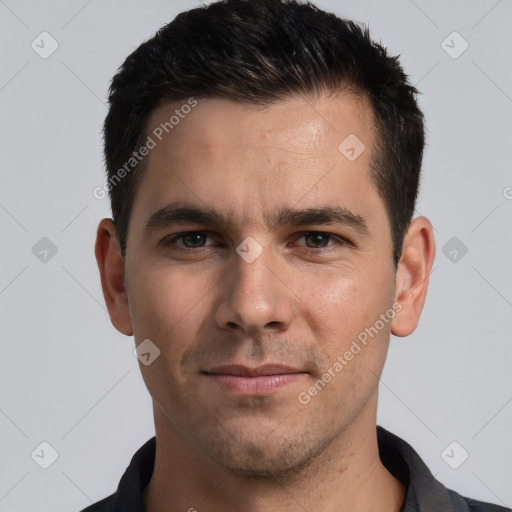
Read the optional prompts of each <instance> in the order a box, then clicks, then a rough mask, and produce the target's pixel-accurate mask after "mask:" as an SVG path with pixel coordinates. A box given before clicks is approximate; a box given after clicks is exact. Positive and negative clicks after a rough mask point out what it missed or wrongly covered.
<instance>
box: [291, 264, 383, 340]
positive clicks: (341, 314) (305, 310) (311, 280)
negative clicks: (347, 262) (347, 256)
mask: <svg viewBox="0 0 512 512" xmlns="http://www.w3.org/2000/svg"><path fill="white" fill-rule="evenodd" d="M331 270H332V271H331ZM302 277H303V278H302V280H301V281H300V283H301V284H300V285H299V288H298V291H297V295H298V296H299V297H300V299H301V300H300V305H301V307H302V311H301V312H300V315H301V316H303V317H304V318H306V319H307V321H308V323H309V324H310V325H311V326H312V327H313V325H316V328H318V329H321V330H322V331H323V336H325V338H326V339H328V340H330V341H329V344H328V345H330V346H331V348H338V349H343V347H344V346H345V345H346V344H348V345H350V342H351V341H352V339H354V338H356V337H357V335H358V334H359V333H360V332H361V331H363V330H364V329H365V328H367V327H370V326H371V325H373V324H374V323H375V321H376V320H377V319H378V318H379V315H380V314H381V313H384V312H385V311H386V310H387V309H388V308H389V307H390V305H389V298H388V295H391V292H389V293H388V290H391V281H390V277H389V276H386V275H385V273H384V272H376V271H373V272H365V271H364V270H361V269H355V268H345V269H330V271H329V272H322V273H320V272H319V273H317V274H316V275H311V276H310V277H307V279H304V276H302ZM326 348H327V347H326Z"/></svg>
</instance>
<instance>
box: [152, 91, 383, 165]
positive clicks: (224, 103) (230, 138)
mask: <svg viewBox="0 0 512 512" xmlns="http://www.w3.org/2000/svg"><path fill="white" fill-rule="evenodd" d="M188 103H189V101H188V100H187V101H185V100H184V101H183V102H169V103H163V104H161V105H160V106H158V107H157V108H156V109H155V110H154V111H153V112H152V113H151V114H150V116H149V119H148V122H147V125H146V131H147V132H148V133H153V134H154V135H155V134H156V137H157V139H158V140H159V139H160V138H161V139H163V141H164V142H168V143H169V145H172V151H173V153H174V154H177V155H178V154H180V153H181V152H182V151H184V152H187V151H188V150H189V149H190V147H191V146H194V145H195V147H194V149H195V151H200V152H202V153H205V154H208V153H209V152H211V151H212V150H215V149H216V148H218V147H222V146H228V147H233V148H236V149H246V150H251V149H252V150H257V148H258V147H261V148H265V149H266V150H271V149H272V148H274V149H276V150H279V151H288V152H289V153H290V154H291V153H295V154H296V155H297V156H300V155H303V156H311V157H313V156H315V154H319V153H322V152H323V155H322V156H324V157H327V156H329V155H331V156H332V158H333V159H336V158H337V157H338V156H339V153H338V151H339V148H338V144H336V142H341V141H342V140H344V139H345V138H346V137H347V136H348V135H350V134H355V135H357V136H358V137H359V138H360V139H362V140H364V143H365V145H366V147H367V148H369V147H370V143H371V142H372V138H373V131H374V120H373V111H372V108H371V105H370V103H369V101H368V100H367V99H366V98H365V97H363V96H361V95H356V94H353V93H349V92H347V93H340V94H338V95H337V96H332V97H323V98H321V99H317V100H313V98H311V99H307V98H299V97H290V98H288V99H286V100H283V101H280V102H276V103H273V104H270V105H267V106H265V107H260V106H255V105H249V104H243V103H239V102H233V101H229V100H226V99H221V98H209V99H202V100H199V101H198V105H197V106H196V107H194V108H193V109H189V108H188V107H187V104H188ZM185 107H186V108H185ZM160 146H162V145H161V144H160ZM160 149H162V147H160ZM333 149H334V150H336V151H335V152H334V153H333V152H332V150H333ZM325 150H327V152H325Z"/></svg>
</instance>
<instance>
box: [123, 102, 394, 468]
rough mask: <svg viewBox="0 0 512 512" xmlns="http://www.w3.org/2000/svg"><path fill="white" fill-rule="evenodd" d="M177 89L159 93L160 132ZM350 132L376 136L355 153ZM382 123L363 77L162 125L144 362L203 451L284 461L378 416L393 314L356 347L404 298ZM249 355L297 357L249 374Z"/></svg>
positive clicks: (146, 246) (147, 179)
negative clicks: (379, 136)
mask: <svg viewBox="0 0 512 512" xmlns="http://www.w3.org/2000/svg"><path fill="white" fill-rule="evenodd" d="M179 107H180V105H177V104H172V105H163V106H160V107H159V108H158V109H156V110H155V111H154V112H153V113H152V115H151V116H150V119H149V121H148V124H147V132H148V133H150V134H151V132H152V130H153V129H154V128H155V127H157V126H159V125H160V123H165V122H167V121H169V118H170V117H171V116H172V115H173V114H174V113H175V110H176V108H179ZM164 134H165V133H164ZM351 134H355V135H356V136H357V137H358V139H360V141H362V142H363V143H364V145H365V147H366V149H365V150H364V151H363V152H362V153H361V154H360V156H359V157H358V158H356V159H355V160H353V161H351V160H352V158H351V159H349V158H347V155H348V156H352V153H353V152H352V151H351V149H350V147H349V148H345V146H343V145H342V149H343V150H344V153H343V152H341V151H340V150H339V149H338V147H339V146H340V143H341V142H342V141H344V140H345V139H346V137H348V136H349V135H351ZM374 137H375V133H374V122H373V117H372V112H371V109H370V107H369V105H368V104H367V103H365V102H364V101H363V100H362V99H360V98H358V97H355V96H353V95H343V96H339V97H338V98H334V99H327V98H323V99H321V100H317V101H315V102H314V103H311V104H309V103H308V102H306V101H304V100H301V99H298V98H297V99H290V100H288V101H286V102H281V103H279V104H276V105H274V106H272V107H269V108H267V109H264V110H257V109H255V108H251V107H248V106H244V105H242V104H238V103H233V102H229V101H226V100H221V99H208V100H204V101H201V102H200V103H199V105H198V106H197V107H195V109H193V110H192V112H191V113H190V114H188V115H187V116H186V117H185V118H184V119H181V120H180V122H179V124H178V125H176V126H175V127H174V128H173V130H172V131H170V132H169V134H168V135H165V137H163V139H162V141H158V139H156V138H155V137H154V136H153V139H155V141H156V142H157V144H156V147H155V148H154V149H152V150H151V151H150V153H149V155H148V160H147V168H146V170H145V174H144V175H143V178H142V180H141V182H140V185H139V188H138V190H137V194H136V199H135V202H134V205H133V209H132V213H131V218H130V225H129V231H128V238H127V253H126V266H125V284H126V290H127V296H128V302H129V311H130V317H131V324H132V327H133V332H134V336H135V339H136V342H137V343H140V342H142V341H143V340H145V339H149V340H151V342H152V343H154V344H155V345H156V346H157V347H158V349H159V350H160V351H161V353H160V356H159V357H158V358H157V359H155V361H154V362H153V363H152V364H150V365H149V366H145V365H141V369H142V374H143V377H144V380H145V382H146V384H147V386H148V389H149V392H150V393H151V395H152V397H153V400H154V401H155V414H156V421H157V429H158V428H162V425H165V429H166V431H167V432H168V433H172V435H174V436H176V437H177V438H179V439H180V440H181V442H182V443H183V446H186V447H187V449H189V450H191V451H192V452H193V453H195V454H196V456H199V455H201V456H203V457H204V454H206V455H207V457H208V458H209V459H210V461H213V462H214V463H215V464H218V465H220V466H222V467H225V468H229V469H231V470H234V471H238V472H242V473H244V472H245V473H251V474H260V475H279V474H285V473H286V472H288V471H293V470H294V469H297V468H299V467H302V466H304V465H305V464H307V463H308V462H309V461H311V460H312V459H314V457H315V456H316V455H318V454H319V453H321V452H322V451H323V450H324V449H325V448H326V447H327V446H329V445H330V444H331V443H332V442H333V441H335V440H336V439H337V438H338V436H339V435H340V434H341V433H342V432H346V431H347V429H349V427H350V426H352V427H353V425H355V424H357V422H360V423H361V422H365V424H371V426H372V428H374V426H375V419H374V414H375V412H374V411H375V407H376V396H377V384H378V376H379V375H380V373H381V370H382V367H383V364H384V361H385V356H386V351H387V347H388V342H389V336H390V328H389V323H386V322H381V323H380V324H378V325H379V327H380V325H381V324H382V323H384V326H383V327H382V328H381V329H380V330H378V333H377V334H374V335H373V337H368V343H367V344H366V345H363V344H362V343H361V342H358V345H359V346H360V351H359V352H358V353H357V354H355V355H353V358H352V359H351V360H350V361H347V360H346V358H345V357H344V354H345V353H346V352H347V351H349V350H350V348H351V346H353V345H352V343H353V341H354V340H357V337H358V335H359V334H360V333H361V332H364V331H365V329H368V328H370V327H373V326H375V324H376V321H377V320H379V318H381V317H380V315H381V314H383V313H386V312H387V311H389V310H390V309H391V308H392V306H393V301H394V292H395V268H394V265H393V261H392V240H391V232H390V227H389V221H388V216H387V214H386V209H385V205H384V202H383V199H382V198H381V197H380V196H379V194H378V193H377V191H376V189H375V187H374V185H373V183H372V181H371V180H370V177H369V163H370V157H371V147H372V144H373V141H374ZM353 140H354V139H353V138H352V139H348V141H352V142H353ZM352 145H353V144H352ZM359 151H360V147H358V148H356V150H355V152H354V153H355V154H357V152H359ZM167 207H169V208H168V210H167V215H164V212H163V209H165V208H167ZM177 207H181V208H185V209H186V211H185V210H177V209H176V208H177ZM193 210H197V211H196V212H194V211H193ZM201 211H203V212H207V213H209V214H210V215H202V217H201V215H199V213H200V212H201ZM157 212H160V213H158V214H157ZM213 213H215V214H217V215H212V214H213ZM155 214H157V215H155ZM184 232H189V233H188V234H185V235H184V236H178V235H179V234H180V233H184ZM190 232H193V233H190ZM241 244H242V245H241ZM237 248H238V252H237V250H236V249H237ZM373 332H374V331H372V333H373ZM339 356H340V357H341V358H343V360H344V361H345V363H344V364H343V365H342V366H343V368H342V369H341V370H338V371H336V370H333V368H334V367H335V363H336V362H337V361H338V362H339V361H340V359H339ZM265 365H271V366H279V365H280V368H272V367H271V366H267V368H264V369H262V367H263V366H265ZM283 366H286V367H290V368H292V370H290V369H288V370H286V369H283ZM222 367H224V368H222ZM226 367H230V368H226ZM329 368H331V372H330V374H331V379H325V380H329V381H328V382H327V383H325V381H324V384H325V385H324V386H317V387H318V388H319V389H320V390H319V391H318V390H317V391H318V392H317V393H315V392H308V390H309V389H310V388H311V387H312V386H313V385H314V383H315V382H316V381H317V380H318V379H320V380H322V376H323V375H324V373H325V372H328V370H329ZM336 368H338V369H339V366H336ZM258 369H259V370H258ZM250 370H254V371H255V372H256V373H260V374H261V373H271V374H272V373H273V374H275V373H283V372H284V373H285V375H281V376H279V377H270V376H266V377H265V376H261V375H260V376H259V377H254V376H252V377H251V376H247V375H245V376H243V375H242V376H241V375H240V373H249V371H250ZM290 372H291V373H290ZM308 397H309V399H308ZM306 402H307V403H306Z"/></svg>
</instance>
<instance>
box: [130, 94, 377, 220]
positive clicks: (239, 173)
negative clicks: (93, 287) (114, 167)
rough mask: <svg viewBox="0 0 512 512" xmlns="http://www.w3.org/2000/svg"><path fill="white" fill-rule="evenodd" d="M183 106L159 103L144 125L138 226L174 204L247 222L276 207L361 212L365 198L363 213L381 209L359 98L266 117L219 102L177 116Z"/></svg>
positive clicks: (272, 110) (308, 104)
mask: <svg viewBox="0 0 512 512" xmlns="http://www.w3.org/2000/svg"><path fill="white" fill-rule="evenodd" d="M194 101H195V100H194ZM189 104H190V101H189V100H184V101H183V102H173V103H164V104H161V105H160V106H158V108H156V109H155V110H154V111H153V112H152V113H151V115H150V116H149V119H148V122H147V125H146V134H147V135H148V136H149V137H150V138H152V140H153V142H154V148H153V149H152V150H151V151H150V152H149V154H148V156H147V165H146V169H145V172H144V176H143V178H142V181H141V183H140V184H139V190H138V192H137V194H136V201H135V202H136V203H137V202H139V203H140V202H141V201H142V202H143V204H145V205H146V208H145V209H144V211H140V212H139V214H142V215H143V216H144V217H145V218H147V216H148V215H150V214H151V211H150V210H153V211H154V210H155V209H157V208H159V207H160V208H161V207H163V206H165V204H166V203H167V202H171V201H174V200H176V199H180V200H185V201H188V202H194V203H196V204H201V203H202V204H203V206H204V205H212V204H213V203H216V205H222V207H223V208H225V209H226V210H230V209H231V210H232V211H233V212H236V211H238V212H241V211H243V214H244V216H246V217H248V218H250V217H251V215H252V214H254V216H256V215H258V214H261V216H263V215H264V213H265V212H264V211H265V210H267V211H268V210H271V209H275V208H276V207H281V206H295V207H297V206H302V207H304V208H307V207H311V206H314V207H317V206H319V205H320V204H329V205H331V206H333V205H340V206H343V207H345V206H346V207H351V208H352V209H354V208H355V209H356V210H357V209H359V210H360V211H362V210H363V209H364V208H363V206H364V205H362V204H361V199H362V198H363V199H364V201H366V203H367V204H368V205H369V204H370V203H372V201H373V202H374V203H375V201H376V200H377V199H378V198H377V197H375V193H374V191H373V190H372V189H373V186H372V183H371V180H370V179H369V167H370V158H371V148H372V145H373V140H374V136H375V135H374V121H373V112H372V109H371V106H370V104H369V103H368V102H367V100H366V99H365V98H363V97H361V96H357V95H354V94H349V93H344V94H340V95H338V96H336V97H323V98H320V99H316V100H313V99H311V100H308V99H305V98H290V99H288V100H286V101H281V102H278V103H275V104H272V105H270V106H267V107H265V108H260V107H255V106H252V105H246V104H242V103H238V102H233V101H229V100H225V99H218V98H212V99H204V100H200V101H199V100H198V103H197V105H196V106H194V107H193V108H188V107H187V108H184V105H189ZM372 192H373V194H372ZM358 203H359V205H358ZM374 206H375V205H374Z"/></svg>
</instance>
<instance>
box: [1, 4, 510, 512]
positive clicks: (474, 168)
mask: <svg viewBox="0 0 512 512" xmlns="http://www.w3.org/2000/svg"><path fill="white" fill-rule="evenodd" d="M195 5H197V4H196V2H195V1H192V0H191V1H186V0H180V1H172V2H170V1H162V0H160V1H158V0H151V1H144V2H143V1H142V0H138V1H135V0H123V1H121V0H106V1H105V0H104V1H101V2H100V1H99V0H89V1H84V0H68V1H66V2H64V1H63V0H60V1H57V0H54V1H51V0H45V1H37V2H36V1H35V0H32V1H28V0H18V1H15V0H5V1H4V0H0V48H1V50H0V51H1V55H2V58H1V63H2V65H1V67H0V113H1V124H0V151H1V153H0V156H1V159H0V166H1V178H2V179H1V187H0V230H1V233H2V240H3V242H2V245H1V265H0V326H1V338H0V339H1V344H2V349H1V352H2V357H1V360H0V386H1V388H0V389H1V390H2V392H1V396H0V432H1V436H0V443H1V454H0V460H1V468H0V511H9V512H17V511H23V512H27V511H31V510H37V511H53V512H60V511H62V512H64V511H66V512H67V511H76V510H79V509H81V508H82V507H85V506H86V505H88V504H90V503H91V502H93V501H97V500H98V499H100V498H102V497H104V496H106V495H108V494H110V493H112V492H113V491H114V490H115V488H116V487H117V483H118V481H119V478H120V477H121V475H122V473H123V471H124V469H125V468H126V466H127V464H128V462H129V460H130V458H131V456H132V455H133V453H134V452H135V451H136V449H137V448H138V447H139V446H141V445H142V444H143V443H144V441H146V440H147V439H148V438H149V437H151V436H152V435H153V434H154V427H153V421H152V409H151V402H150V398H149V394H148V393H147V391H146V388H145V387H144V383H143V381H142V379H141V377H140V374H139V369H138V362H137V360H136V359H135V357H134V356H133V354H132V350H133V345H134V343H133V339H132V338H127V337H124V336H122V335H120V334H119V333H117V331H116V330H115V329H114V328H113V327H112V326H111V324H110V321H109V318H108V315H107V313H106V310H105V307H104V304H103V298H102V294H101V289H100V283H99V277H98V271H97V268H96V262H95V260H94V256H93V243H94V238H95V229H96V226H97V223H98V221H99V220H100V218H102V217H104V216H108V215H109V206H108V202H107V200H106V199H103V200H97V199H95V198H94V197H93V194H92V191H93V189H94V188H95V187H97V186H101V185H102V184H103V183H104V175H103V160H102V147H101V124H102V122H103V119H104V116H105V114H106V106H105V97H106V91H107V87H108V84H109V81H110V79H111V77H112V75H113V73H114V72H115V70H116V69H117V67H118V66H119V65H120V64H121V63H122V61H123V60H124V58H125V57H126V56H127V55H128V54H129V53H130V52H131V51H132V50H133V49H135V47H137V46H138V45H139V44H140V43H141V42H142V41H143V40H144V39H146V38H148V37H150V36H151V35H152V34H153V33H154V32H155V31H156V30H157V29H158V28H159V27H160V26H161V25H163V24H164V23H166V22H168V21H170V20H171V19H172V18H173V17H174V16H175V14H177V13H178V12H179V11H181V10H185V9H188V8H191V7H194V6H195ZM319 6H321V7H324V8H326V9H329V10H334V11H335V12H337V13H338V14H340V15H342V16H345V17H351V18H354V19H356V20H359V21H362V22H368V23H369V24H370V28H371V29H372V30H373V35H374V37H376V38H380V39H381V40H382V41H383V42H384V44H385V45H387V46H388V47H389V49H390V51H391V53H393V54H399V53H400V54H401V55H402V57H401V61H402V64H403V65H404V67H405V69H406V71H407V72H408V74H410V76H411V81H412V82H413V83H414V84H417V86H418V88H419V89H420V90H421V91H422V93H423V95H422V96H421V97H420V100H419V101H420V104H421V107H422V108H423V109H424V111H425V114H426V118H427V126H428V148H427V151H426V155H425V162H424V179H423V186H422V190H421V198H420V201H419V204H418V213H421V214H423V215H426V216H428V217H429V218H430V219H431V221H432V223H433V225H434V227H435V229H436V237H437V244H438V252H437V256H436V261H435V264H434V271H433V274H432V278H431V285H430V292H429V296H428V299H427V303H426V306H425V310H424V313H423V317H422V321H421V323H420V326H419V328H418V329H417V331H416V332H415V333H414V334H413V335H412V336H410V337H409V338H405V339H398V338H393V340H392V344H391V349H390V355H389V358H388V362H387V364H386V367H385V371H384V374H383V377H382V383H381V387H380V407H379V423H380V424H381V425H383V426H385V427H386V428H388V429H390V430H391V431H393V432H395V433H397V434H398V435H400V436H402V437H403V438H405V439H406V440H407V441H409V442H410V443H411V444H412V445H413V446H414V447H415V448H416V449H417V451H418V452H419V453H420V455H421V456H422V457H423V458H424V460H425V461H426V462H427V464H428V465H429V467H430V468H431V470H432V472H433V473H434V474H435V475H436V477H437V478H438V479H439V480H441V481H442V482H443V483H445V484H446V485H448V486H449V487H452V488H453V489H455V490H457V491H459V492H460V493H462V494H466V495H470V496H472V497H475V498H479V499H483V500H489V501H493V502H496V503H501V504H506V505H507V506H508V507H511V506H512V485H511V484H512V469H511V460H512V439H511V435H510V432H511V428H510V427H511V425H512V403H511V402H512V374H511V372H510V363H511V358H512V346H511V343H510V340H511V336H510V331H511V327H512V314H511V313H512V264H511V258H510V254H511V252H512V230H511V219H512V200H511V199H512V188H510V187H512V173H511V166H510V161H511V159H510V149H511V143H512V140H511V133H512V68H511V65H510V63H511V62H512V59H511V57H512V55H511V54H512V44H511V43H512V32H511V30H510V26H511V22H512V2H511V1H510V0H499V1H497V0H481V1H467V0H466V1H462V0H460V1H451V2H445V1H440V0H437V1H430V2H428V1H426V0H414V1H413V0H392V1H387V2H380V1H377V0H373V1H365V2H361V1H356V0H353V1H332V0H331V1H327V0H324V1H321V2H319ZM43 31H47V32H48V33H49V34H51V37H52V38H53V39H54V40H56V41H57V43H58V45H59V46H58V49H57V50H56V51H55V52H54V53H53V54H52V55H51V56H49V57H48V58H47V59H43V58H41V57H40V55H39V54H38V53H36V51H34V50H33V49H32V47H31V43H32V41H35V44H39V47H42V46H43V45H44V49H45V51H48V50H49V49H51V44H52V42H51V41H50V39H48V36H44V38H46V39H44V43H41V38H42V37H39V34H40V33H41V32H43ZM454 31H456V32H458V33H459V34H460V36H461V37H462V38H463V39H464V40H465V41H467V43H468V44H469V47H468V48H467V50H466V51H465V52H464V53H462V54H461V55H458V54H459V53H460V51H461V50H462V49H463V48H464V40H462V39H461V38H460V37H459V36H457V35H451V36H450V34H452V33H453V32H454ZM448 36H450V37H448ZM447 38H448V39H447ZM443 41H446V42H445V43H442V42H443ZM38 50H39V51H42V48H38ZM447 52H448V53H447ZM449 53H451V55H449ZM454 56H457V58H453V57H454ZM43 237H47V238H48V239H49V240H50V241H51V243H52V244H53V245H50V244H49V242H48V240H43V241H40V240H41V238H43ZM453 237H456V238H457V240H455V241H452V242H450V244H449V245H448V246H446V244H447V243H448V242H449V241H450V240H451V239H452V238H453ZM37 244H39V245H37ZM462 244H464V245H462ZM34 246H35V249H33V248H34ZM53 246H55V247H56V249H57V252H56V254H53V253H52V248H53ZM445 246H446V248H445V251H444V252H445V253H446V254H445V253H443V247H445ZM464 246H465V247H466V248H467V253H466V254H464V255H463V248H464ZM45 250H46V251H48V252H47V253H45V252H44V251H45ZM54 250H55V249H53V251H54ZM453 251H457V252H456V253H454V252H453ZM455 256H456V259H455V261H453V260H454V257H455ZM43 441H46V442H48V443H49V444H50V445H51V446H52V447H53V448H54V449H55V450H56V451H57V453H58V458H57V459H56V460H55V462H54V463H53V464H52V465H51V466H50V467H48V469H42V468H41V467H40V466H39V465H38V464H44V463H45V462H46V463H48V462H51V453H50V451H49V449H48V448H45V446H43V447H42V448H41V447H40V443H41V442H43ZM453 441H456V442H457V443H458V444H457V445H452V446H451V447H450V448H449V449H448V450H447V451H445V449H446V448H447V447H448V446H449V445H450V443H452V442H453ZM454 446H455V447H454ZM41 449H42V450H43V451H41ZM452 449H453V451H452ZM34 450H35V455H34V456H33V457H31V454H32V453H33V452H34ZM462 450H465V451H467V452H468V453H469V457H468V459H467V460H465V461H464V462H463V463H462V464H461V465H460V466H459V467H458V468H457V469H453V468H452V467H450V466H449V465H448V463H447V461H449V462H450V463H451V464H452V465H458V464H460V462H461V460H462V459H463V455H464V452H463V451H462ZM443 453H444V454H445V455H444V458H443V456H442V454H443ZM37 454H39V457H38V456H37ZM43 454H44V455H43ZM446 454H448V455H449V457H447V455H446ZM45 458H46V460H45ZM36 461H37V463H36Z"/></svg>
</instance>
